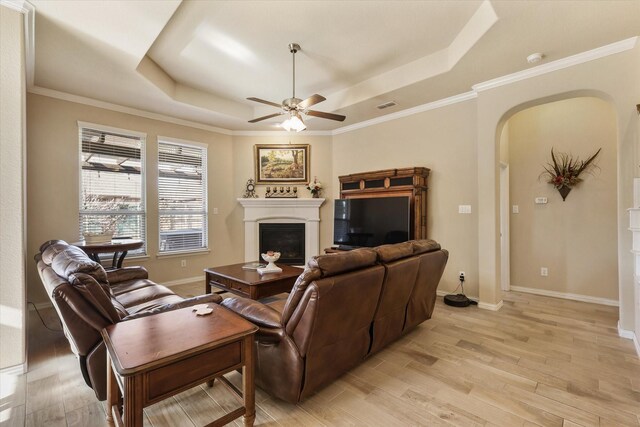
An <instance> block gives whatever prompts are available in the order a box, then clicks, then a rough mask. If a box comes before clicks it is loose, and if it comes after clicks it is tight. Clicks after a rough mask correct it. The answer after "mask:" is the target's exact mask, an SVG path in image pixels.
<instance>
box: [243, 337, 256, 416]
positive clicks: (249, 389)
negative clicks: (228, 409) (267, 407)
mask: <svg viewBox="0 0 640 427" xmlns="http://www.w3.org/2000/svg"><path fill="white" fill-rule="evenodd" d="M244 354H245V356H244V366H243V367H242V397H243V398H244V408H245V412H244V426H245V427H253V422H254V421H255V419H256V399H255V398H256V396H255V393H256V389H255V382H254V377H253V376H254V361H253V334H251V335H249V336H247V337H245V338H244Z"/></svg>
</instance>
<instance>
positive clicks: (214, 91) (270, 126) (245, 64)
mask: <svg viewBox="0 0 640 427" xmlns="http://www.w3.org/2000/svg"><path fill="white" fill-rule="evenodd" d="M32 3H33V4H34V5H35V8H36V21H35V22H36V24H35V28H36V30H35V85H36V86H39V87H43V88H48V89H53V90H57V91H62V92H66V93H70V94H73V95H79V96H83V97H88V98H92V99H96V100H100V101H106V102H110V103H114V104H118V105H122V106H126V107H131V108H137V109H141V110H146V111H150V112H154V113H159V114H165V115H169V116H172V117H176V118H181V119H186V120H191V121H195V122H199V123H202V124H206V125H210V126H216V127H221V128H225V129H230V130H275V129H277V128H276V127H275V123H277V122H279V121H281V119H280V120H278V119H277V118H276V119H273V120H268V121H265V122H262V123H259V124H249V123H247V120H249V119H251V118H253V117H257V116H259V115H264V114H269V113H270V112H276V111H277V110H276V109H275V108H270V107H267V106H264V107H263V106H256V105H254V103H251V102H250V101H247V100H246V98H247V97H249V96H256V97H259V98H263V99H268V100H271V101H274V102H277V103H279V102H280V101H282V100H283V99H284V98H288V97H290V96H291V90H292V88H291V57H290V53H289V51H288V49H287V44H288V43H290V42H297V43H299V44H300V45H301V46H302V51H301V52H300V53H299V54H298V55H297V57H296V83H297V84H296V95H297V96H298V97H300V98H306V97H307V96H309V95H312V94H313V93H320V94H323V95H324V96H326V97H327V101H325V102H323V103H321V104H318V105H317V108H318V109H320V110H322V111H331V112H336V113H338V114H346V115H347V120H346V121H345V122H344V123H337V122H331V121H326V120H317V119H315V120H314V119H309V120H306V122H307V125H308V129H310V130H327V129H335V128H338V127H341V126H346V125H349V124H353V123H357V122H361V121H363V120H368V119H372V118H375V117H378V116H381V115H384V114H389V113H393V112H396V111H399V110H403V109H407V108H411V107H415V106H417V105H421V104H424V103H427V102H432V101H436V100H438V99H442V98H446V97H449V96H454V95H457V94H460V93H464V92H467V91H469V90H471V86H472V85H474V84H477V83H480V82H483V81H486V80H490V79H493V78H496V77H499V76H502V75H506V74H510V73H514V72H517V71H522V70H525V69H527V68H530V67H532V65H530V64H528V63H527V62H526V60H525V58H526V56H527V55H529V54H530V53H533V52H544V53H545V59H544V60H543V61H545V62H547V61H553V60H557V59H561V58H564V57H567V56H570V55H573V54H576V53H580V52H584V51H587V50H590V49H594V48H597V47H600V46H603V45H606V44H609V43H613V42H616V41H619V40H623V39H626V38H629V37H633V36H637V35H639V34H640V1H637V0H630V1H617V2H609V1H604V2H585V1H563V2H555V1H422V2H421V1H305V2H287V1H182V2H180V1H152V0H149V1H127V2H108V1H85V2H77V1H64V0H62V1H56V2H50V1H47V0H35V1H32ZM390 100H394V101H396V102H397V104H398V105H397V106H395V107H392V108H389V109H386V110H378V109H377V108H375V107H376V105H378V104H380V103H383V102H386V101H390Z"/></svg>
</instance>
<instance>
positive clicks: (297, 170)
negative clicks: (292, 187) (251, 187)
mask: <svg viewBox="0 0 640 427" xmlns="http://www.w3.org/2000/svg"><path fill="white" fill-rule="evenodd" d="M254 149H255V163H256V183H258V184H307V183H308V182H309V163H310V161H309V145H308V144H298V145H294V144H282V145H274V144H256V145H255V146H254Z"/></svg>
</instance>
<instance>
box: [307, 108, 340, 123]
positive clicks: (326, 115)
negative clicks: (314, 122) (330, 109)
mask: <svg viewBox="0 0 640 427" xmlns="http://www.w3.org/2000/svg"><path fill="white" fill-rule="evenodd" d="M305 114H306V115H308V116H315V117H320V118H322V119H329V120H337V121H339V122H343V121H344V119H346V118H347V116H343V115H341V114H333V113H325V112H324V111H314V110H307V111H305Z"/></svg>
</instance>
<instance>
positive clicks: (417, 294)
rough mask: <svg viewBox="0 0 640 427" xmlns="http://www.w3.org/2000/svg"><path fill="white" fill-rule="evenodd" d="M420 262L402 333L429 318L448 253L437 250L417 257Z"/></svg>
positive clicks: (443, 250)
mask: <svg viewBox="0 0 640 427" xmlns="http://www.w3.org/2000/svg"><path fill="white" fill-rule="evenodd" d="M417 258H418V259H419V260H420V267H419V268H418V275H417V277H416V284H415V286H414V288H413V290H412V292H411V296H410V297H409V303H408V305H407V318H406V320H405V324H404V330H403V332H406V331H408V330H409V329H411V328H413V327H414V326H416V325H418V324H420V323H422V322H424V321H425V320H427V319H430V318H431V314H432V313H433V308H434V306H435V303H436V291H437V289H438V284H439V283H440V279H441V278H442V273H443V272H444V268H445V266H446V265H447V260H448V259H449V252H448V251H447V250H445V249H438V250H434V251H431V252H425V253H422V254H420V255H418V256H417Z"/></svg>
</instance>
